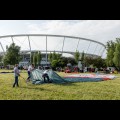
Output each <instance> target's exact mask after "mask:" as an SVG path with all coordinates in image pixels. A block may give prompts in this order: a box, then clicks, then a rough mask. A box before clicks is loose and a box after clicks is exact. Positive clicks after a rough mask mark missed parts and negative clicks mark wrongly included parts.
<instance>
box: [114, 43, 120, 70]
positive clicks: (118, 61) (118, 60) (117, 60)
mask: <svg viewBox="0 0 120 120" xmlns="http://www.w3.org/2000/svg"><path fill="white" fill-rule="evenodd" d="M113 62H114V64H115V66H116V67H117V68H118V69H119V70H120V43H118V44H117V45H116V48H115V52H114V58H113Z"/></svg>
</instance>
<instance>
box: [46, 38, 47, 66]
mask: <svg viewBox="0 0 120 120" xmlns="http://www.w3.org/2000/svg"><path fill="white" fill-rule="evenodd" d="M46 65H47V36H46Z"/></svg>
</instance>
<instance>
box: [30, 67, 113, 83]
mask: <svg viewBox="0 0 120 120" xmlns="http://www.w3.org/2000/svg"><path fill="white" fill-rule="evenodd" d="M43 72H44V71H43V70H38V69H36V70H33V71H32V72H31V81H32V83H33V84H42V83H44V79H43V77H42V75H43ZM47 74H48V76H49V79H50V81H51V82H52V83H68V82H95V81H102V80H111V79H114V78H115V76H114V75H108V74H107V75H101V74H73V75H68V76H66V77H64V78H62V77H60V76H59V75H58V74H57V73H56V72H54V71H53V70H49V71H48V72H47Z"/></svg>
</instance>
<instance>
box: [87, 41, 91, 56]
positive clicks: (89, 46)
mask: <svg viewBox="0 0 120 120" xmlns="http://www.w3.org/2000/svg"><path fill="white" fill-rule="evenodd" d="M90 45H91V42H90V43H89V46H88V49H87V51H88V50H89V47H90ZM87 51H86V54H87Z"/></svg>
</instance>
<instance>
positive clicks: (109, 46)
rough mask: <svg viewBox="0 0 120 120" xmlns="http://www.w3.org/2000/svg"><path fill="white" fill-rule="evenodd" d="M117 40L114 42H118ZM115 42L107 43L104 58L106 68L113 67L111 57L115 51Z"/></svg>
mask: <svg viewBox="0 0 120 120" xmlns="http://www.w3.org/2000/svg"><path fill="white" fill-rule="evenodd" d="M118 41H119V40H116V42H118ZM116 44H117V43H115V42H113V41H112V40H111V41H108V42H107V45H106V48H107V58H106V64H107V66H114V62H113V57H114V51H115V47H116Z"/></svg>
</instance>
